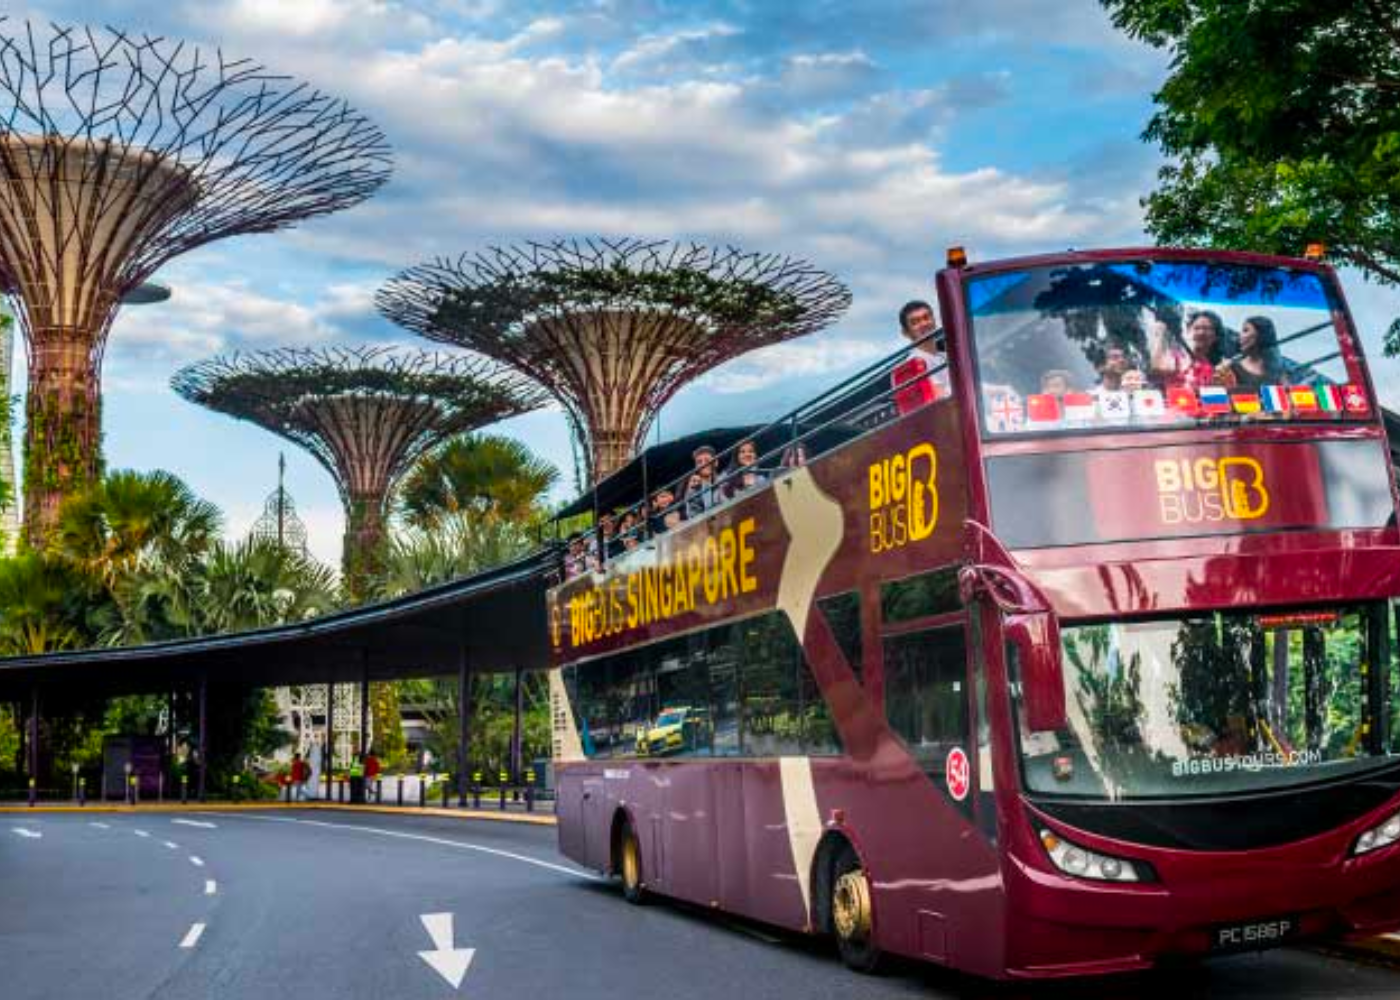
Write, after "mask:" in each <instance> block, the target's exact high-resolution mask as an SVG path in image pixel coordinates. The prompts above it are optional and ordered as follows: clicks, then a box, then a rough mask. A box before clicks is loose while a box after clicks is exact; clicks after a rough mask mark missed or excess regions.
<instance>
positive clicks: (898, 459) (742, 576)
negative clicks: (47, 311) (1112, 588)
mask: <svg viewBox="0 0 1400 1000" xmlns="http://www.w3.org/2000/svg"><path fill="white" fill-rule="evenodd" d="M927 418H928V422H924V421H912V420H906V421H900V422H898V423H896V424H892V425H890V426H889V427H887V428H883V429H881V430H880V431H877V432H876V433H874V434H869V435H866V436H865V437H861V438H858V439H856V440H854V441H852V442H850V444H849V445H847V446H845V447H843V448H840V449H838V450H837V451H835V452H833V453H830V454H827V455H825V456H823V458H822V460H821V462H818V463H816V464H814V465H811V466H808V467H807V468H805V469H803V470H801V473H800V475H802V476H810V477H811V480H812V482H813V484H814V485H815V486H816V488H817V490H819V491H820V493H821V494H822V495H823V496H825V497H826V498H827V499H828V500H829V501H830V502H831V503H833V504H834V505H835V506H836V507H838V508H839V510H840V518H841V523H840V536H839V538H836V539H834V541H833V539H831V538H829V537H828V538H825V539H815V538H810V537H807V535H806V534H805V533H804V526H803V525H796V526H792V527H795V528H796V530H790V526H789V525H788V524H787V523H786V522H785V521H784V514H783V510H782V507H781V504H780V503H779V500H778V495H779V493H780V492H781V491H784V490H788V489H790V487H791V486H792V482H791V478H792V477H790V476H788V475H786V474H780V475H778V476H777V477H776V478H775V481H774V482H773V483H772V485H771V486H770V487H768V488H765V489H761V490H758V491H755V492H754V493H753V494H751V495H748V496H745V497H741V498H740V499H738V500H737V501H735V502H734V503H732V504H729V505H728V506H726V507H722V508H720V509H718V510H716V511H714V512H713V513H710V514H707V516H706V517H705V518H704V519H703V520H702V519H696V520H692V521H688V522H686V523H684V524H682V525H681V526H680V527H678V528H676V529H674V530H672V531H669V532H666V533H665V534H662V535H659V536H658V537H656V538H654V539H652V540H651V541H650V542H649V543H646V544H644V545H642V546H641V547H640V548H638V549H636V550H634V551H632V552H629V553H624V554H623V555H622V556H621V557H619V558H616V559H614V560H612V561H610V562H609V564H608V566H607V568H606V570H605V571H604V572H601V573H591V574H584V575H582V576H579V577H577V578H575V579H573V580H569V581H567V582H565V584H564V585H563V586H561V587H559V588H558V589H556V590H555V591H553V592H552V593H551V594H550V596H549V626H550V640H551V645H552V647H553V651H554V654H555V658H556V660H570V659H574V658H576V657H579V656H591V655H594V654H595V653H602V652H607V651H609V650H612V649H616V648H620V647H622V646H626V645H629V644H632V643H636V642H639V641H645V640H646V639H648V638H660V637H661V636H663V635H672V634H676V633H678V632H681V631H685V630H687V629H690V628H696V627H701V626H703V625H705V624H706V623H708V622H711V621H713V620H716V619H719V618H724V617H731V616H735V615H747V614H756V613H759V612H763V611H768V610H771V609H773V608H774V607H775V606H776V605H777V598H778V592H779V589H780V587H781V585H782V582H783V575H784V572H785V571H789V569H790V566H792V565H793V564H794V563H795V562H802V561H803V560H804V559H806V558H807V557H808V556H809V555H810V554H811V552H816V551H818V550H823V551H828V552H829V549H824V547H825V546H827V545H828V544H833V545H834V546H835V554H834V555H831V556H830V558H829V561H827V562H826V563H825V565H824V567H823V571H822V575H821V580H820V583H819V585H818V589H819V591H820V592H823V593H825V592H830V591H832V590H833V589H837V588H839V589H842V590H846V589H850V588H852V587H854V586H858V584H859V581H857V580H856V579H855V574H856V572H857V570H858V568H859V567H861V566H862V565H865V566H867V569H868V567H869V564H868V560H869V557H870V555H871V554H875V555H878V556H880V557H881V558H880V559H879V561H878V565H879V567H880V572H879V574H878V575H879V576H881V577H884V578H897V577H899V576H901V575H904V574H906V573H912V572H915V571H917V570H918V569H919V568H921V567H926V566H928V565H929V564H930V563H929V560H930V558H941V559H948V558H953V557H955V556H956V553H957V551H958V549H959V547H960V545H961V535H962V522H963V518H964V516H965V508H964V503H965V500H964V497H965V495H966V489H965V477H966V471H965V469H964V463H963V461H962V456H961V453H960V451H961V449H960V447H959V445H958V444H956V443H952V444H948V443H945V444H944V445H942V446H941V447H938V448H935V446H934V445H933V444H932V440H937V439H941V440H943V441H944V442H956V441H957V436H956V435H955V434H953V433H952V432H951V430H948V431H943V432H941V433H940V432H939V427H938V425H941V424H943V423H945V422H946V423H948V424H949V425H950V426H951V425H952V424H953V422H954V421H955V419H956V418H955V415H954V408H953V406H951V405H949V406H938V407H932V408H931V409H930V412H929V413H928V415H927ZM930 424H932V425H933V426H932V427H931V426H930ZM940 475H943V476H951V477H952V481H951V484H948V485H944V484H941V483H940V482H939V477H940ZM941 492H942V493H943V494H944V495H945V496H946V497H950V498H952V497H956V498H957V499H956V501H955V502H953V501H948V502H950V503H952V505H953V507H954V508H955V509H950V510H943V509H941V508H942V507H943V506H944V504H940V493H941ZM809 549H810V550H811V552H809V551H808V550H809Z"/></svg>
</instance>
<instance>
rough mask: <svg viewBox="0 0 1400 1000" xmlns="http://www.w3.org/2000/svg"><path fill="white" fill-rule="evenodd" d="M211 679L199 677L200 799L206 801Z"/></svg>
mask: <svg viewBox="0 0 1400 1000" xmlns="http://www.w3.org/2000/svg"><path fill="white" fill-rule="evenodd" d="M208 722H209V680H208V678H207V677H204V676H203V675H200V678H199V801H201V802H203V801H204V792H205V785H204V779H205V775H206V772H207V771H208V770H209V725H208Z"/></svg>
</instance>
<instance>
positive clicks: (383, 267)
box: [10, 0, 1400, 563]
mask: <svg viewBox="0 0 1400 1000" xmlns="http://www.w3.org/2000/svg"><path fill="white" fill-rule="evenodd" d="M10 13H11V14H12V15H13V16H24V15H25V14H26V13H28V14H29V15H30V16H33V17H37V18H39V19H41V20H49V19H52V20H55V21H59V22H62V23H82V22H84V21H87V22H97V23H108V24H112V25H115V26H120V27H123V28H128V29H134V30H144V31H146V32H148V33H151V34H158V33H159V34H166V35H169V36H173V37H180V38H186V39H189V40H191V41H194V42H198V43H201V44H203V45H208V46H220V47H222V48H223V49H224V51H225V53H226V54H228V55H231V56H238V57H247V58H252V59H256V60H259V61H261V62H263V63H265V64H267V65H268V66H269V67H271V68H273V69H275V70H278V71H280V72H285V73H288V74H291V75H294V76H297V77H300V78H302V79H305V80H307V81H309V82H311V83H313V84H315V85H316V86H318V87H320V88H322V89H323V90H326V91H328V92H330V93H332V94H335V95H337V96H342V97H344V98H346V99H348V100H349V101H350V102H351V103H353V104H354V105H355V106H357V107H358V108H360V109H361V110H362V111H364V112H365V113H366V114H368V115H369V116H371V117H372V118H373V119H374V120H375V121H376V122H377V123H378V124H379V125H380V126H381V127H382V128H383V130H384V132H385V133H386V135H387V136H388V138H389V141H390V142H391V144H392V145H393V146H394V148H395V153H396V170H395V175H394V178H393V179H392V180H391V181H390V183H389V184H388V185H387V186H386V187H385V188H384V189H383V190H382V191H381V192H380V194H379V195H378V196H377V197H375V198H374V199H372V200H371V201H369V202H366V203H365V204H363V205H361V206H359V207H357V208H354V209H351V210H349V211H347V212H344V213H341V214H339V215H335V216H329V217H326V218H323V219H316V220H312V221H310V222H307V223H305V224H304V225H302V226H301V227H299V228H297V229H294V230H290V231H286V232H282V233H275V234H270V235H262V236H253V237H245V238H239V239H235V240H229V241H225V242H222V243H216V244H213V245H211V246H208V247H206V248H203V249H201V250H198V251H196V252H194V253H191V254H189V255H187V256H186V257H184V258H181V259H179V260H176V261H174V262H172V263H171V264H169V265H167V266H166V267H165V268H164V269H163V270H162V271H161V272H160V274H159V275H158V276H157V277H158V280H161V281H164V282H166V283H168V284H170V285H171V286H172V287H173V289H174V296H173V298H172V299H171V301H170V302H169V303H167V304H164V305H160V306H150V307H144V308H141V309H136V308H132V309H129V310H127V311H126V312H124V313H123V315H122V316H120V317H119V318H118V320H117V323H116V325H115V327H114V329H113V332H112V338H111V342H110V344H109V347H108V351H107V359H106V368H105V386H106V391H105V396H104V407H105V410H104V430H105V447H106V456H107V461H108V464H109V465H110V466H112V467H135V468H153V467H164V468H168V469H170V470H172V471H173V472H175V473H177V474H179V475H180V476H182V477H184V478H185V479H186V480H187V481H188V482H189V483H190V484H191V486H193V487H194V488H195V489H196V490H197V491H198V492H199V493H201V494H202V495H204V496H206V497H208V498H209V499H212V500H214V501H216V502H217V503H219V504H220V505H221V506H222V507H223V509H224V510H225V512H226V514H227V515H228V528H229V533H230V534H241V533H242V532H244V531H246V530H247V527H248V525H249V524H250V523H251V521H252V519H253V518H254V517H255V516H256V515H257V513H258V511H259V510H260V508H261V505H262V502H263V499H264V497H265V496H266V494H267V493H268V492H269V491H270V490H271V489H272V487H273V486H274V484H275V478H276V467H277V453H278V451H279V449H281V450H285V451H286V453H287V461H288V485H289V487H290V489H291V491H292V493H293V495H294V496H295V497H296V499H297V501H298V504H299V508H300V511H301V513H302V516H303V517H304V519H305V520H306V521H307V524H308V527H309V529H310V533H311V540H312V546H313V549H314V550H315V552H316V553H317V554H318V555H319V556H320V557H322V558H323V559H326V560H327V561H330V562H332V563H338V561H339V552H340V533H341V531H342V518H341V512H340V505H339V501H338V500H337V498H336V494H335V490H334V487H333V485H332V483H331V480H330V478H329V476H328V475H327V474H326V473H325V472H324V471H323V470H322V469H321V468H320V467H319V466H318V465H317V464H316V463H315V462H314V461H313V460H312V459H311V458H310V457H309V456H307V455H305V454H304V453H302V452H300V451H299V450H298V449H296V448H295V446H292V445H290V444H283V443H281V442H280V441H279V439H277V438H274V437H272V436H271V435H269V434H267V433H266V432H264V431H262V430H260V429H258V428H256V427H254V426H252V425H249V424H244V423H239V422H235V421H232V420H230V419H228V418H225V417H222V416H219V415H216V414H211V413H207V412H205V411H203V410H200V409H198V408H196V407H193V406H191V405H189V404H186V403H184V402H183V401H181V400H180V399H178V398H177V397H176V396H175V395H174V393H172V392H171V391H170V390H169V388H168V385H167V383H168V379H169V377H170V375H171V374H172V373H173V372H174V371H175V370H176V369H177V368H178V367H180V366H181V365H183V364H186V363H188V362H191V361H195V360H199V359H202V358H205V357H208V356H210V355H212V354H215V353H223V352H227V351H230V350H234V349H251V350H259V349H266V348H272V347H278V346H284V345H323V344H335V343H347V342H362V341H386V342H387V341H393V342H413V338H412V337H411V336H410V335H408V334H405V333H404V332H403V331H400V330H397V329H396V328H395V327H393V326H392V325H391V324H389V323H388V322H387V321H385V320H383V319H381V318H379V317H378V316H377V314H376V313H375V312H374V310H373V306H372V297H373V294H374V291H375V289H376V288H377V287H378V286H379V285H380V284H381V283H382V282H383V281H384V280H385V279H386V278H388V277H390V276H391V275H392V274H394V273H395V272H396V271H398V270H399V269H401V268H403V267H405V266H407V265H409V264H413V263H416V262H418V261H420V260H422V259H425V258H427V257H430V256H433V255H436V254H452V255H456V254H458V253H461V252H462V251H466V250H475V249H480V248H483V247H485V246H487V245H490V244H492V243H506V242H512V241H515V240H518V239H530V238H534V239H548V238H552V237H556V236H588V235H595V234H604V235H616V236H624V235H635V236H642V237H654V238H662V237H666V238H681V239H694V240H699V241H703V242H717V243H733V244H734V245H737V246H739V247H742V248H745V249H751V250H761V251H769V252H781V253H785V254H790V255H793V256H799V257H803V258H805V259H807V260H810V261H811V262H812V263H814V264H816V265H818V266H820V267H823V268H826V269H829V270H831V271H833V272H835V273H836V274H838V275H840V276H841V277H842V278H843V279H844V280H845V281H846V282H847V283H848V284H849V285H850V286H851V288H852V290H853V292H854V294H855V303H854V306H853V307H852V309H851V311H850V313H849V314H848V315H847V317H846V318H845V319H844V320H843V321H842V322H841V323H839V324H838V325H837V326H835V327H834V328H833V329H831V330H830V331H828V332H826V333H823V334H820V335H818V336H815V337H811V338H808V339H806V340H804V341H799V342H796V343H793V344H788V345H782V346H780V347H777V348H773V349H770V350H768V351H766V352H761V353H759V354H757V355H753V356H751V357H749V358H746V359H741V360H738V361H736V362H733V363H731V364H730V365H728V366H726V367H725V368H723V369H721V370H719V371H717V372H715V373H714V374H712V375H711V376H709V377H707V378H706V379H704V380H703V381H702V382H701V383H700V384H698V385H696V386H693V387H692V388H691V389H689V390H687V391H684V392H682V393H681V394H680V395H679V396H678V397H677V398H676V399H675V400H674V401H673V402H672V403H671V404H670V405H669V406H668V407H667V408H666V410H665V412H664V413H663V415H662V419H661V432H662V434H663V435H665V436H671V435H673V434H679V433H684V432H688V431H692V430H696V429H699V428H701V427H704V426H707V425H713V424H724V423H729V422H733V421H737V420H747V419H759V418H762V417H764V416H772V415H776V414H778V413H779V412H781V411H782V410H783V409H785V408H787V407H788V406H790V405H792V404H794V403H796V402H798V401H800V400H801V399H802V398H804V397H806V396H809V395H811V394H813V393H814V392H816V391H818V390H819V389H820V388H821V387H822V386H824V385H827V384H831V383H832V382H834V381H836V380H837V379H839V378H840V377H841V376H842V375H843V374H844V373H849V372H850V371H852V370H854V369H855V368H856V367H858V366H860V365H863V364H865V363H868V362H869V361H871V360H873V359H874V358H876V357H878V356H879V355H880V354H882V353H884V352H886V351H887V350H889V349H891V348H892V346H893V345H894V343H895V324H894V321H893V314H894V312H895V311H896V310H897V308H898V307H899V305H900V304H901V303H903V302H904V301H905V300H907V299H909V298H911V297H916V296H918V297H931V294H932V288H931V281H930V279H931V276H932V274H933V273H934V271H935V270H936V269H937V268H938V267H939V266H941V260H942V256H943V251H944V248H945V247H946V246H948V245H950V244H955V243H958V244H964V245H966V246H967V247H968V249H969V252H970V253H971V254H972V255H973V256H974V257H975V258H982V259H985V258H989V257H995V256H1003V255H1008V254H1014V253H1021V252H1034V251H1043V250H1050V249H1056V248H1061V247H1065V246H1076V247H1086V246H1106V245H1115V244H1125V243H1139V242H1142V241H1143V239H1144V237H1143V234H1142V229H1141V211H1140V209H1139V207H1138V198H1139V197H1140V196H1141V195H1142V194H1143V193H1144V192H1146V191H1147V190H1148V189H1149V188H1150V187H1151V184H1152V179H1153V174H1154V172H1155V170H1156V168H1157V165H1158V161H1157V155H1156V153H1155V151H1154V150H1153V149H1151V148H1150V147H1147V146H1144V145H1143V144H1142V143H1141V142H1140V141H1139V139H1138V135H1139V133H1140V131H1141V130H1142V127H1143V125H1144V124H1145V122H1146V120H1147V118H1148V116H1149V115H1150V113H1151V94H1152V91H1153V89H1154V87H1155V86H1156V84H1157V83H1158V82H1159V81H1160V80H1161V78H1162V77H1163V75H1164V73H1165V61H1164V59H1163V57H1162V56H1161V54H1159V53H1156V52H1153V51H1151V50H1149V49H1147V48H1145V47H1142V46H1139V45H1137V44H1135V43H1132V42H1131V41H1129V40H1127V39H1125V38H1124V37H1122V36H1121V35H1119V34H1117V33H1116V32H1115V31H1114V30H1113V29H1112V26H1111V25H1110V24H1109V23H1108V20H1107V18H1106V17H1105V16H1104V14H1103V13H1102V11H1101V9H1100V7H1099V6H1098V4H1097V2H1095V0H1061V2H1057V3H1046V2H1044V0H977V2H975V3H968V2H966V0H961V2H952V0H863V2H860V3H836V2H830V0H815V2H807V3H804V4H800V5H799V4H792V3H785V2H771V3H765V2H761V0H748V2H737V0H736V2H684V3H681V2H674V3H668V2H653V0H616V2H609V0H597V2H587V3H533V2H508V0H500V2H497V0H465V2H449V0H424V2H404V3H391V2H383V0H296V2H287V0H225V2H220V3H196V2H182V0H164V2H161V3H152V2H141V3H114V2H102V0H96V2H94V0H86V2H82V3H79V2H60V3H48V4H43V5H36V6H31V7H29V8H27V10H26V8H24V7H23V6H15V5H11V7H10ZM1347 291H1348V294H1349V296H1350V298H1351V300H1352V304H1353V307H1354V309H1355V310H1356V312H1357V314H1358V317H1359V319H1360V320H1361V323H1362V326H1363V333H1364V338H1365V340H1366V343H1367V346H1368V348H1369V352H1370V354H1371V357H1372V359H1373V362H1374V361H1375V360H1376V359H1377V358H1378V356H1379V354H1380V347H1379V341H1380V336H1381V333H1382V331H1383V330H1384V329H1385V327H1386V325H1388V323H1389V320H1390V318H1391V317H1392V316H1394V315H1396V314H1397V313H1400V294H1397V293H1395V292H1393V291H1387V290H1382V289H1378V288H1376V287H1374V286H1367V285H1365V284H1363V283H1362V282H1361V281H1360V280H1359V279H1358V278H1356V277H1355V276H1350V280H1349V281H1348V285H1347ZM423 346H425V347H428V348H429V349H433V348H432V345H428V344H426V342H424V344H423ZM22 365H23V359H22V358H20V359H18V361H17V368H16V372H17V374H21V373H22V372H23V367H22ZM1377 374H1378V380H1379V381H1380V383H1381V385H1382V392H1383V394H1384V395H1386V396H1387V397H1388V398H1389V399H1390V401H1391V402H1392V403H1400V391H1397V390H1400V378H1397V375H1400V366H1397V365H1396V364H1394V363H1389V362H1388V363H1385V364H1383V365H1379V364H1378V365H1377ZM500 429H502V430H504V431H507V432H509V433H513V434H515V435H517V436H519V437H520V438H521V439H523V440H524V441H526V442H527V443H528V444H529V445H531V446H532V447H533V448H535V449H536V450H537V451H539V452H540V453H541V454H543V455H545V456H546V457H548V458H549V459H551V460H552V461H554V462H556V463H557V464H559V465H560V467H561V468H562V469H565V470H568V469H569V468H571V458H570V449H569V444H568V438H567V430H566V427H565V423H564V420H563V417H562V415H561V414H560V413H559V412H558V411H553V410H551V411H543V412H539V413H536V414H532V415H529V416H527V417H524V418H520V419H518V420H516V421H512V422H510V423H509V424H507V425H503V426H502V427H501V428H500ZM566 479H568V480H569V481H570V482H571V480H572V477H571V476H568V477H566Z"/></svg>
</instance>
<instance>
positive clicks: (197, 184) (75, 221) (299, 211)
mask: <svg viewBox="0 0 1400 1000" xmlns="http://www.w3.org/2000/svg"><path fill="white" fill-rule="evenodd" d="M389 170H390V159H389V149H388V146H387V145H386V144H385V141H384V137H383V135H382V134H381V133H380V131H379V130H378V129H377V128H375V127H374V125H372V124H371V123H370V122H369V121H368V120H366V119H365V118H364V117H362V116H361V115H359V114H358V113H356V112H355V111H353V110H352V109H350V108H349V107H347V106H346V105H345V104H343V103H341V102H339V101H337V100H335V99H333V98H331V97H328V96H325V95H323V94H321V93H319V92H318V91H315V90H312V89H310V88H308V87H307V86H305V85H302V84H297V83H295V82H293V81H290V80H288V79H286V78H284V77H279V76H274V75H273V74H271V73H269V72H268V71H267V70H265V69H263V68H262V67H261V66H259V65H257V64H255V63H251V62H247V61H244V60H229V59H226V58H225V57H224V55H223V54H222V53H220V52H214V53H208V52H204V51H201V50H199V49H197V48H194V47H192V46H189V45H187V44H184V43H182V42H176V41H167V40H165V39H163V38H152V37H149V36H146V35H134V34H126V33H123V32H120V31H116V30H113V29H102V30H95V29H78V28H66V27H59V26H52V25H51V26H47V27H45V26H36V25H34V24H30V23H27V22H23V21H19V22H16V21H9V20H4V21H0V287H3V289H4V290H5V291H6V292H8V293H9V294H11V295H12V296H13V298H14V300H15V302H16V303H17V305H18V307H19V308H18V312H19V317H20V321H21V326H22V328H23V331H24V335H25V338H26V343H27V346H28V353H29V393H28V398H27V401H26V425H25V461H24V473H25V474H24V485H25V522H26V533H27V534H28V537H29V540H30V542H31V543H32V544H36V545H37V544H41V543H42V541H43V538H44V536H45V535H46V533H47V529H48V527H49V526H50V525H51V524H52V521H53V519H54V517H55V516H56V514H57V510H58V505H59V503H60V502H61V501H62V499H63V497H64V496H65V495H66V494H67V493H69V492H71V491H74V490H78V489H81V488H82V487H83V486H84V485H86V484H87V483H88V482H90V481H92V479H93V478H94V476H95V475H96V473H97V468H98V463H99V447H100V437H101V429H100V400H101V389H100V381H101V368H102V354H103V349H104V347H105V345H106V341H107V332H108V330H109V329H110V327H111V323H112V319H113V317H114V316H115V314H116V310H117V306H118V303H119V302H120V301H121V300H122V298H123V296H125V295H127V294H128V293H130V292H132V291H133V290H134V289H136V288H137V287H138V286H140V285H141V284H142V283H143V282H144V281H145V280H146V279H147V278H148V277H149V276H150V275H151V274H152V273H153V272H154V271H155V270H156V269H157V268H158V267H160V266H161V265H162V264H163V263H165V262H166V261H168V260H169V259H170V258H172V257H174V256H176V255H178V254H181V253H183V252H184V251H186V250H189V249H191V248H193V247H197V246H200V245H202V244H205V243H208V242H210V241H212V240H217V239H221V238H223V237H225V236H232V235H235V234H238V233H253V232H268V231H271V230H274V229H280V228H282V227H284V226H288V225H291V224H292V223H294V222H296V221H297V220H299V219H305V218H308V217H310V216H315V215H323V214H325V213H328V212H334V211H337V210H339V209H342V208H345V207H347V206H349V205H353V204H355V203H356V202H359V201H361V200H362V199H364V198H366V197H368V196H369V195H370V194H371V193H372V192H373V191H374V190H375V189H376V188H378V187H379V186H380V185H381V184H383V183H384V181H385V180H386V179H387V178H388V176H389Z"/></svg>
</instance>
